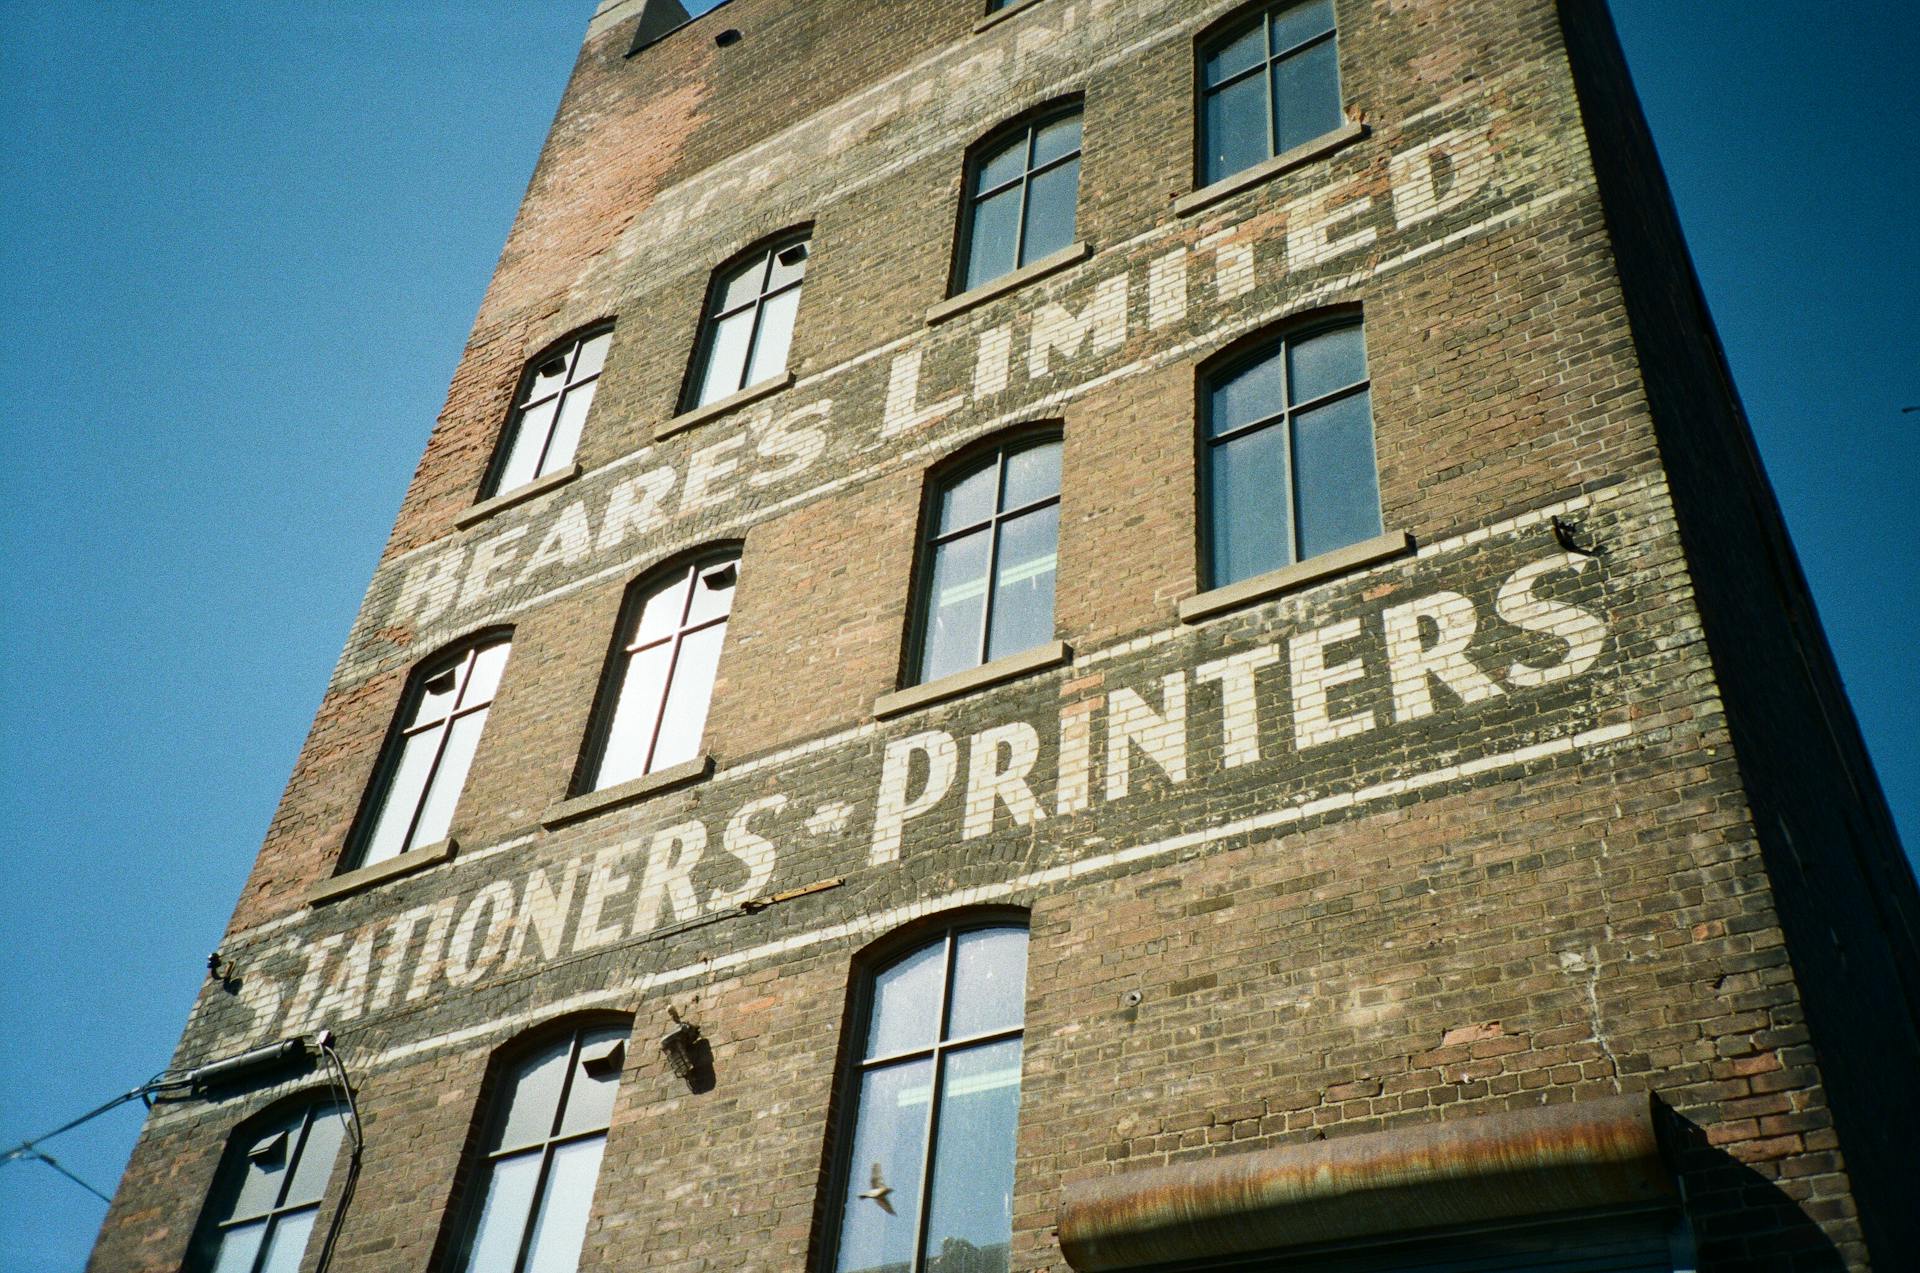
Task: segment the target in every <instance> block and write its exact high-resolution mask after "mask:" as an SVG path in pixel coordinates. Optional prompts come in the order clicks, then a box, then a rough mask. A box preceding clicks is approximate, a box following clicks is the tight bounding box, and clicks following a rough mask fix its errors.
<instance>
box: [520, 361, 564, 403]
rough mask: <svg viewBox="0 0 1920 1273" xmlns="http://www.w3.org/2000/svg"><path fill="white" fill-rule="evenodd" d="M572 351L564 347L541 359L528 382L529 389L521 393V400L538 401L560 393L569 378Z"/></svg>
mask: <svg viewBox="0 0 1920 1273" xmlns="http://www.w3.org/2000/svg"><path fill="white" fill-rule="evenodd" d="M571 352H572V351H571V350H567V349H562V350H560V351H559V352H558V353H554V354H549V355H548V356H547V357H545V358H543V359H541V360H540V362H539V363H538V364H537V365H536V366H535V368H534V372H533V378H532V379H531V380H530V381H528V382H527V391H526V392H525V393H524V394H522V395H520V401H522V402H538V401H540V400H541V399H543V398H551V397H552V396H553V395H554V394H556V393H559V392H560V386H561V385H563V384H565V383H566V380H567V355H568V354H569V353H571Z"/></svg>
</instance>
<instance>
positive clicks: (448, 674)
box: [407, 655, 467, 729]
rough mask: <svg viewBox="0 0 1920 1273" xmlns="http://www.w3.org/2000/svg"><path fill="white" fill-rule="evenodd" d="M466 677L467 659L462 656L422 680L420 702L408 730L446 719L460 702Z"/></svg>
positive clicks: (408, 723) (409, 722) (414, 710)
mask: <svg viewBox="0 0 1920 1273" xmlns="http://www.w3.org/2000/svg"><path fill="white" fill-rule="evenodd" d="M466 675H467V659H466V656H465V655H462V656H461V657H459V658H457V659H455V660H454V661H453V662H451V663H445V664H442V665H441V666H440V667H439V668H437V669H436V670H435V671H434V673H433V675H431V676H429V677H427V678H425V679H424V680H422V681H421V682H420V702H419V705H418V706H416V707H415V708H414V709H413V718H412V719H411V720H410V721H408V722H407V725H408V728H410V729H411V728H415V727H418V726H420V725H425V724H429V723H430V722H433V721H437V720H443V719H445V718H446V715H447V713H448V712H450V711H452V710H453V706H454V704H455V703H456V702H457V701H458V696H459V692H460V686H461V684H462V680H463V678H464V677H465V676H466Z"/></svg>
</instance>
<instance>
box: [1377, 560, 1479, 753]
mask: <svg viewBox="0 0 1920 1273" xmlns="http://www.w3.org/2000/svg"><path fill="white" fill-rule="evenodd" d="M1380 617H1381V619H1382V620H1383V621H1384V622H1385V624H1386V628H1387V673H1388V675H1389V676H1390V677H1391V678H1392V680H1393V717H1394V719H1395V720H1398V721H1402V722H1405V721H1410V720H1419V719H1420V718H1421V717H1422V716H1431V715H1433V693H1432V687H1431V686H1430V685H1429V684H1428V683H1427V682H1428V681H1429V680H1430V679H1431V680H1438V681H1439V682H1440V683H1441V684H1442V685H1444V686H1446V687H1447V688H1448V689H1450V690H1452V691H1453V692H1454V693H1455V694H1456V695H1458V696H1459V699H1460V701H1461V702H1462V703H1478V702H1482V701H1484V700H1486V699H1489V698H1498V697H1499V696H1500V687H1499V686H1498V685H1495V684H1494V683H1493V682H1492V681H1491V680H1488V679H1487V676H1486V674H1485V673H1484V672H1482V671H1481V670H1480V669H1479V668H1477V667H1475V666H1474V665H1473V664H1472V663H1470V662H1468V661H1467V643H1468V642H1469V641H1471V640H1473V633H1474V629H1475V628H1476V627H1477V626H1478V624H1477V622H1476V620H1475V618H1474V614H1473V602H1471V601H1469V600H1467V599H1466V598H1465V597H1463V596H1461V595H1460V594H1459V593H1457V592H1436V593H1434V594H1433V595H1432V596H1430V597H1421V598H1419V599H1418V600H1417V601H1409V602H1407V603H1406V604H1405V605H1398V606H1389V607H1388V608H1387V609H1386V611H1385V612H1384V613H1383V614H1382V615H1381V616H1380ZM1422 619H1431V620H1432V621H1433V624H1434V627H1435V629H1436V630H1437V632H1438V638H1437V639H1436V640H1435V641H1434V643H1433V644H1432V645H1431V646H1429V645H1427V644H1426V643H1425V641H1424V639H1423V637H1422V634H1421V631H1420V620H1422Z"/></svg>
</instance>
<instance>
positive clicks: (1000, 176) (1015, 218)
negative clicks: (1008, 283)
mask: <svg viewBox="0 0 1920 1273" xmlns="http://www.w3.org/2000/svg"><path fill="white" fill-rule="evenodd" d="M1079 199H1080V110H1079V108H1078V107H1075V108H1074V109H1072V110H1070V111H1065V112H1061V113H1058V114H1054V115H1049V116H1047V117H1046V118H1044V119H1039V120H1035V121H1033V122H1032V123H1028V124H1022V125H1020V126H1019V127H1018V128H1016V129H1014V130H1013V131H1012V132H1010V133H1008V134H1007V135H1006V136H1005V137H1003V138H1002V139H1000V140H999V141H996V142H994V143H992V144H991V145H990V146H989V147H988V148H987V149H986V150H985V151H984V152H983V153H982V154H981V155H980V156H979V157H977V158H976V159H975V160H974V161H973V170H972V173H971V175H970V176H969V177H968V180H967V208H966V214H965V217H964V222H965V225H966V236H965V243H964V245H963V246H964V252H963V254H962V269H961V271H960V286H959V288H958V290H959V291H963V292H964V291H967V290H969V289H971V288H975V287H979V286H980V285H981V284H982V283H990V282H992V281H993V280H994V279H996V278H999V277H1000V276H1001V275H1002V274H1009V273H1011V272H1013V271H1014V270H1017V269H1019V268H1020V267H1021V266H1023V265H1030V264H1032V263H1033V262H1034V261H1037V260H1039V259H1040V258H1041V257H1043V256H1047V255H1049V254H1050V253H1053V252H1058V251H1059V250H1060V249H1061V248H1064V247H1066V246H1068V245H1069V244H1071V243H1072V242H1073V223H1074V210H1075V205H1076V204H1077V203H1078V202H1079Z"/></svg>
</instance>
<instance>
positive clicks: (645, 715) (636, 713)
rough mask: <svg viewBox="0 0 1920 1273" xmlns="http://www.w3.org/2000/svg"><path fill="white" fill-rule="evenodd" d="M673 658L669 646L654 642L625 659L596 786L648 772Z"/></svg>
mask: <svg viewBox="0 0 1920 1273" xmlns="http://www.w3.org/2000/svg"><path fill="white" fill-rule="evenodd" d="M672 657H673V649H672V647H671V646H668V645H656V646H654V647H653V648H651V649H647V650H642V651H640V653H638V654H636V655H634V656H632V657H631V658H630V659H628V660H627V674H626V677H625V678H624V679H623V680H622V681H621V683H620V697H619V698H618V699H617V700H616V701H615V703H614V709H613V722H612V724H611V725H609V726H608V728H607V745H606V750H605V752H604V753H603V754H602V756H601V759H600V772H599V773H598V774H597V775H596V776H595V780H594V786H595V787H611V786H613V785H615V784H616V783H622V782H625V781H627V780H628V779H629V778H638V777H639V776H640V775H641V774H643V773H645V772H646V771H647V751H648V749H649V748H650V747H651V746H652V744H653V731H654V726H655V725H656V724H657V723H658V722H659V720H660V703H661V699H662V698H663V696H664V695H665V694H666V688H667V666H668V663H669V661H670V660H671V659H672Z"/></svg>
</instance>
